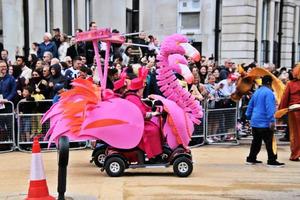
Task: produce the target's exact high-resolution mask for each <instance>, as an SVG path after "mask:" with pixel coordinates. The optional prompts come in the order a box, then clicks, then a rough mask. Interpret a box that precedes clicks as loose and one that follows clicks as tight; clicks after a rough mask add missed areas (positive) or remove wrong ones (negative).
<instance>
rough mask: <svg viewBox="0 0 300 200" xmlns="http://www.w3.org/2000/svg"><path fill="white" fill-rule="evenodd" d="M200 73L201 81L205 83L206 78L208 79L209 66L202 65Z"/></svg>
mask: <svg viewBox="0 0 300 200" xmlns="http://www.w3.org/2000/svg"><path fill="white" fill-rule="evenodd" d="M199 75H200V83H202V84H204V83H205V80H206V76H207V68H206V66H201V67H200V72H199Z"/></svg>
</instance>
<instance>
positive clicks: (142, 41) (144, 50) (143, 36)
mask: <svg viewBox="0 0 300 200" xmlns="http://www.w3.org/2000/svg"><path fill="white" fill-rule="evenodd" d="M146 37H147V35H146V33H145V32H144V31H141V33H140V34H139V37H138V38H137V39H136V43H137V44H141V45H145V46H147V45H148V41H146ZM140 49H141V51H142V55H141V57H144V56H146V57H148V47H140Z"/></svg>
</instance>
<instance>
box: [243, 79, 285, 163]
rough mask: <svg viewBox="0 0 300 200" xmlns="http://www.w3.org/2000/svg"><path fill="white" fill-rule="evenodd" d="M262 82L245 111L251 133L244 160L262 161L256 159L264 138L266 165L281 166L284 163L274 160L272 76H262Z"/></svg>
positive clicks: (274, 107) (275, 154)
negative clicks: (246, 155) (250, 140)
mask: <svg viewBox="0 0 300 200" xmlns="http://www.w3.org/2000/svg"><path fill="white" fill-rule="evenodd" d="M262 84H263V85H262V87H260V88H259V89H258V90H256V91H255V93H254V94H253V96H252V98H251V100H250V102H249V105H248V108H247V111H246V116H247V118H248V119H251V121H250V123H251V127H252V135H253V140H252V144H251V148H250V153H249V156H248V157H247V159H246V162H247V163H249V164H259V163H262V161H258V160H257V154H258V153H259V152H260V148H261V144H262V140H264V142H265V145H266V149H267V152H268V165H270V166H283V165H284V163H280V162H278V161H276V160H277V152H276V151H274V149H273V145H274V144H273V137H274V128H275V118H274V114H275V111H276V105H275V96H274V94H273V91H272V89H271V86H272V77H271V76H268V75H267V76H264V77H263V79H262Z"/></svg>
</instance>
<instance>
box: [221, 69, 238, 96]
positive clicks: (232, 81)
mask: <svg viewBox="0 0 300 200" xmlns="http://www.w3.org/2000/svg"><path fill="white" fill-rule="evenodd" d="M237 79H238V78H237V76H235V75H233V74H231V75H230V76H228V78H227V79H225V80H222V81H220V82H219V84H218V87H219V88H220V89H219V90H220V95H221V96H222V97H229V96H230V95H231V94H232V93H234V92H235V89H236V81H237Z"/></svg>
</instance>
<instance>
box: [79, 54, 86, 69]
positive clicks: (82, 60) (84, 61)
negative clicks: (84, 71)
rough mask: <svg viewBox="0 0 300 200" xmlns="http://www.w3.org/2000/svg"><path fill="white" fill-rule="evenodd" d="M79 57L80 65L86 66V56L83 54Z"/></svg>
mask: <svg viewBox="0 0 300 200" xmlns="http://www.w3.org/2000/svg"><path fill="white" fill-rule="evenodd" d="M80 58H81V62H82V66H86V67H87V64H86V57H85V56H80Z"/></svg>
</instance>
